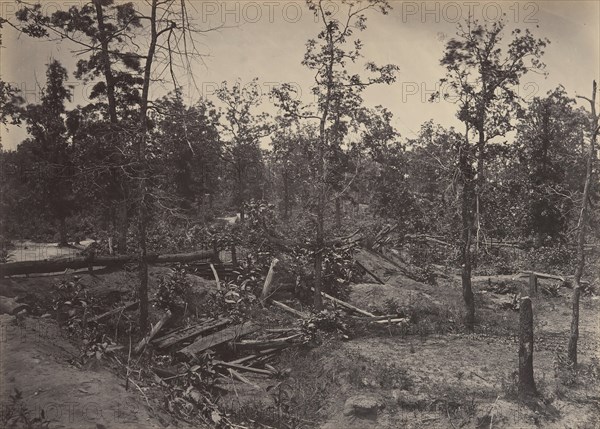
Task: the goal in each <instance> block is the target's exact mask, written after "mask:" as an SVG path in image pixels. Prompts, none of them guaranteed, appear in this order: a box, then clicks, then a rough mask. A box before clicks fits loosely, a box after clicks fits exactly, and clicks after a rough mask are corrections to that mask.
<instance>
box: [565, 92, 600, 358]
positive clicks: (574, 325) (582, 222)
mask: <svg viewBox="0 0 600 429" xmlns="http://www.w3.org/2000/svg"><path fill="white" fill-rule="evenodd" d="M596 93H597V85H596V81H594V83H593V85H592V98H591V99H589V98H586V97H581V96H580V97H579V98H584V99H586V100H588V101H589V102H590V105H591V110H592V127H591V139H590V149H589V152H588V157H587V162H586V174H585V185H584V187H583V195H582V196H581V211H580V212H579V222H578V224H577V229H578V237H577V267H576V268H575V276H574V279H573V281H574V283H575V284H574V287H573V298H572V307H573V314H572V317H571V333H570V336H569V345H568V348H567V350H568V355H569V360H570V361H571V362H572V363H574V364H576V363H577V341H578V340H579V298H580V296H581V277H582V276H583V269H584V268H585V249H584V248H585V233H586V231H585V229H586V226H587V222H588V211H589V208H588V199H589V197H590V194H591V186H592V176H593V174H594V159H595V158H596V137H597V136H598V131H599V127H598V114H597V113H596Z"/></svg>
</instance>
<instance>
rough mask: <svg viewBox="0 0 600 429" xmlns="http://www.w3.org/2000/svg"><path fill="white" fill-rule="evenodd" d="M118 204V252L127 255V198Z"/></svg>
mask: <svg viewBox="0 0 600 429" xmlns="http://www.w3.org/2000/svg"><path fill="white" fill-rule="evenodd" d="M117 204H118V206H117V210H116V212H117V215H116V220H117V253H120V254H122V255H125V254H126V253H127V230H128V226H129V225H128V223H129V222H128V218H127V200H125V199H122V200H121V201H119V202H118V203H117Z"/></svg>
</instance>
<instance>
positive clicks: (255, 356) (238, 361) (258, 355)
mask: <svg viewBox="0 0 600 429" xmlns="http://www.w3.org/2000/svg"><path fill="white" fill-rule="evenodd" d="M281 349H282V348H281V347H275V348H272V349H267V350H261V351H258V352H256V353H254V354H251V355H248V356H244V357H243V358H239V359H236V360H232V361H231V362H229V363H236V364H242V363H244V362H248V361H251V360H254V359H258V358H261V357H264V356H267V355H270V354H271V353H274V352H276V351H278V350H281Z"/></svg>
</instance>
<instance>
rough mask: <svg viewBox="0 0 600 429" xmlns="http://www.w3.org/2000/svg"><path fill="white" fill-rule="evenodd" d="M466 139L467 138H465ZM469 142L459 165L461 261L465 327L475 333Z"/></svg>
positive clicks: (472, 194)
mask: <svg viewBox="0 0 600 429" xmlns="http://www.w3.org/2000/svg"><path fill="white" fill-rule="evenodd" d="M465 139H466V137H465ZM469 149H470V147H469V142H468V140H467V139H466V142H465V145H464V147H463V148H462V149H461V151H460V155H459V163H460V170H461V173H462V176H463V182H464V183H463V190H462V210H461V212H462V213H461V214H462V240H461V259H462V261H461V262H462V272H461V279H462V291H463V299H464V302H465V309H466V312H465V327H466V328H467V330H468V331H473V329H474V326H475V299H474V296H473V289H472V285H471V270H472V253H471V241H472V236H473V234H472V231H473V221H474V219H473V204H474V198H475V184H474V180H473V179H474V177H473V168H472V167H471V164H470V159H469V158H470V157H469Z"/></svg>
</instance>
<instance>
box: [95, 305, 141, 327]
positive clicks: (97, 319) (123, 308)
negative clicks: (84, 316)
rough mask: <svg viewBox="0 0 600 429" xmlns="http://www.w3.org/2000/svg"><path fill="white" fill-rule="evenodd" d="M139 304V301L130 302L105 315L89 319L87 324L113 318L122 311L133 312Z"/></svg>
mask: <svg viewBox="0 0 600 429" xmlns="http://www.w3.org/2000/svg"><path fill="white" fill-rule="evenodd" d="M139 303H140V302H139V301H135V302H131V303H129V304H125V305H123V306H121V307H117V308H114V309H112V310H110V311H107V312H106V313H103V314H101V315H99V316H96V317H93V318H91V319H90V320H89V322H95V323H98V322H101V321H102V320H104V319H108V318H109V317H111V316H113V315H115V314H118V313H120V312H122V311H128V310H133V309H134V308H135V307H137V306H138V305H139Z"/></svg>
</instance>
